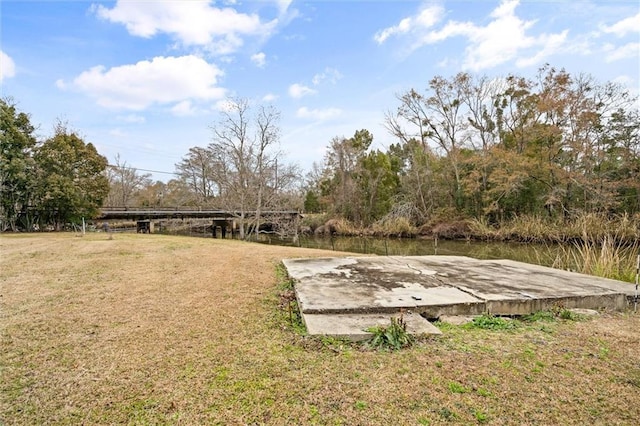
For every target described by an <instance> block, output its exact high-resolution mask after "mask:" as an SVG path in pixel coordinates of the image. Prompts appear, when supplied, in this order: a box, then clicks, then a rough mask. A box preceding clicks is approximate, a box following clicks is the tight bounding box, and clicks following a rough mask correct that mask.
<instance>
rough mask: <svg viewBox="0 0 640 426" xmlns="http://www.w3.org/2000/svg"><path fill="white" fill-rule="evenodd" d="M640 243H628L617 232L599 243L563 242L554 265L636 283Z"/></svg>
mask: <svg viewBox="0 0 640 426" xmlns="http://www.w3.org/2000/svg"><path fill="white" fill-rule="evenodd" d="M639 254H640V242H638V241H637V240H636V241H635V242H633V243H631V244H628V243H625V242H624V241H622V240H620V238H616V236H614V235H605V236H604V237H603V238H602V240H601V241H600V242H593V241H589V240H580V241H576V242H574V243H573V244H572V245H569V246H566V245H560V246H559V250H558V251H557V253H556V258H555V260H554V262H553V267H555V268H561V269H570V270H573V271H576V272H580V273H583V274H589V275H595V276H599V277H604V278H612V279H616V280H620V281H627V282H634V281H635V275H636V262H637V257H638V255H639Z"/></svg>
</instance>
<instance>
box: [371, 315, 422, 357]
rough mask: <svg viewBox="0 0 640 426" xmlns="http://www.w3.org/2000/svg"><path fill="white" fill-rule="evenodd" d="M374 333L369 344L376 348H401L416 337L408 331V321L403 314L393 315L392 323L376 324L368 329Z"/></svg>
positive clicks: (410, 343) (409, 344) (408, 344)
mask: <svg viewBox="0 0 640 426" xmlns="http://www.w3.org/2000/svg"><path fill="white" fill-rule="evenodd" d="M367 331H368V332H370V333H373V336H372V337H371V339H370V340H369V343H368V345H369V346H370V347H372V348H376V349H391V350H399V349H402V348H406V347H409V346H411V345H412V344H413V342H414V339H413V336H411V335H410V334H409V333H408V332H407V323H406V322H405V321H404V318H403V317H402V315H401V316H400V317H399V318H395V317H391V324H389V325H388V326H376V327H371V328H369V329H367Z"/></svg>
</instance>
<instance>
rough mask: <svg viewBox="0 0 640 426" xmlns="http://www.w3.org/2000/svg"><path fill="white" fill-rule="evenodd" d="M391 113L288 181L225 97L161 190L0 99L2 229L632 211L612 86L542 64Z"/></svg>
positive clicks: (264, 122)
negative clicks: (85, 221)
mask: <svg viewBox="0 0 640 426" xmlns="http://www.w3.org/2000/svg"><path fill="white" fill-rule="evenodd" d="M396 102H397V104H396V106H395V108H394V109H391V110H389V111H388V112H387V113H386V114H385V118H384V124H385V126H386V128H387V130H388V131H389V133H390V135H392V137H393V138H394V139H395V141H394V143H392V144H391V145H389V146H388V147H387V148H386V149H382V150H381V149H372V143H373V135H372V134H371V133H370V132H369V131H368V130H366V129H362V130H357V131H355V133H354V134H353V136H351V137H344V136H336V137H334V138H333V139H332V140H331V141H329V144H328V147H327V152H326V155H325V157H324V159H323V161H322V162H321V163H315V164H314V165H313V167H312V170H311V171H309V172H308V173H307V174H306V177H303V175H302V173H301V171H300V169H299V168H298V167H297V166H296V165H294V164H291V163H290V162H288V161H287V160H286V158H285V156H284V154H283V153H282V151H281V149H280V148H279V141H280V112H279V111H278V110H277V109H275V108H274V107H271V106H264V105H254V104H252V103H251V102H249V101H248V100H246V99H241V98H233V99H229V100H228V101H227V104H226V106H225V108H223V110H222V111H221V112H220V113H219V116H218V119H217V120H215V121H214V122H213V123H212V125H211V127H210V129H211V135H212V136H211V140H210V142H209V143H208V144H206V145H204V146H202V145H196V146H193V147H192V148H190V149H189V151H188V152H187V153H186V154H185V155H184V156H183V157H182V159H181V160H180V161H179V162H178V163H177V164H176V165H175V178H173V179H171V180H169V181H168V182H166V183H165V182H160V181H155V182H154V181H153V180H152V179H151V175H149V174H141V173H139V172H138V171H137V170H136V169H135V168H133V167H130V166H129V165H128V164H127V163H126V162H124V161H122V160H121V159H120V157H119V156H116V158H115V164H113V165H108V163H107V161H106V159H105V158H104V157H103V156H101V155H99V154H98V153H97V152H96V150H95V148H94V147H93V145H92V144H90V143H89V144H87V143H84V141H83V140H82V139H81V138H80V137H79V136H78V135H77V134H76V133H75V132H72V131H69V130H68V129H67V128H66V126H63V125H58V126H57V128H56V129H55V132H54V135H53V136H52V137H50V138H48V139H46V140H45V141H42V142H39V141H37V140H36V138H35V137H34V128H33V126H32V125H31V123H30V121H29V116H28V115H27V114H25V113H22V112H19V111H17V110H16V107H15V104H13V103H12V102H10V101H8V100H3V101H2V104H1V105H2V123H1V125H2V139H1V141H0V142H1V143H2V163H1V164H2V165H1V166H0V179H1V180H0V185H1V188H2V204H1V206H0V208H1V209H2V210H1V211H0V220H1V224H2V228H3V229H7V228H9V229H14V228H16V227H23V228H26V229H31V228H30V226H32V225H33V224H34V223H41V224H42V223H47V224H53V225H55V226H58V227H59V226H60V224H62V223H65V222H68V221H72V220H75V219H77V218H79V217H91V215H92V214H95V212H96V211H97V209H98V208H99V207H100V206H101V205H109V206H127V207H128V206H131V207H133V206H137V207H145V206H146V207H178V206H191V207H210V208H217V209H225V210H231V211H236V212H238V219H239V222H240V223H241V224H243V225H242V228H241V233H242V234H243V236H244V234H245V228H244V225H245V224H246V225H252V226H251V229H254V230H257V229H258V228H259V225H260V224H259V223H255V222H256V221H257V220H258V219H257V218H259V216H260V215H259V213H260V212H261V211H265V210H290V209H299V210H302V211H304V212H307V213H320V212H322V213H326V214H327V215H328V216H329V217H335V218H344V219H347V220H349V221H351V222H353V223H355V224H358V225H361V226H371V225H372V224H375V223H377V222H380V221H384V220H388V219H390V218H391V219H393V218H403V219H404V220H406V221H408V222H410V223H411V224H412V225H414V226H421V225H423V224H426V223H433V222H434V221H447V220H452V219H457V218H476V219H481V220H483V221H486V222H487V223H492V224H500V223H503V222H504V221H507V220H510V219H512V218H514V217H517V216H523V215H531V216H538V217H545V218H549V219H553V220H570V219H571V218H572V217H575V216H577V215H580V214H585V213H597V214H603V215H608V216H612V215H618V214H623V213H626V214H632V215H633V214H637V213H640V140H639V133H640V119H639V117H640V116H639V111H638V103H637V98H634V97H633V96H632V95H631V94H630V93H629V92H628V91H627V90H625V89H624V88H623V87H622V86H621V85H618V84H615V83H612V82H607V83H604V84H600V83H599V82H597V81H595V79H594V78H593V77H591V76H589V75H585V74H579V75H571V74H569V73H568V72H566V71H565V70H557V69H555V68H553V67H550V66H545V67H543V68H541V69H540V70H539V72H538V74H537V76H536V77H535V78H524V77H521V76H517V75H508V76H506V77H503V78H488V77H486V76H475V75H472V74H469V73H464V72H463V73H459V74H457V75H455V76H452V77H450V78H444V77H440V76H436V77H434V78H432V79H431V80H430V81H429V82H428V85H427V88H426V89H425V90H424V91H418V90H415V89H410V90H408V91H407V92H405V93H401V94H398V95H397V97H396ZM255 212H257V213H258V214H257V215H255V214H253V213H255ZM252 222H253V223H252Z"/></svg>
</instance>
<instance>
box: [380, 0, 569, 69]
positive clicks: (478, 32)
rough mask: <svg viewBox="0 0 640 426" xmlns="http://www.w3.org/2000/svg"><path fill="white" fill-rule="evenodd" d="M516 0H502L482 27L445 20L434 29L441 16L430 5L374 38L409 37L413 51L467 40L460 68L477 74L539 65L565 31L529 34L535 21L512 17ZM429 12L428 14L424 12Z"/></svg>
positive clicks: (561, 41)
mask: <svg viewBox="0 0 640 426" xmlns="http://www.w3.org/2000/svg"><path fill="white" fill-rule="evenodd" d="M519 3H520V2H519V0H503V1H502V3H501V4H500V5H499V6H498V7H497V8H495V9H494V10H493V11H492V12H491V14H490V17H491V18H492V20H491V21H490V22H488V23H487V24H486V25H485V26H478V25H476V24H474V23H473V22H458V21H452V20H451V21H447V22H446V23H445V24H444V25H443V26H442V27H440V28H436V27H435V26H436V24H438V22H439V21H440V18H441V16H442V14H443V11H442V10H439V9H437V6H430V7H429V8H428V9H424V10H422V11H421V12H420V13H419V14H418V15H416V16H414V17H409V18H405V19H403V20H402V21H400V23H399V24H398V25H396V26H394V27H389V28H386V29H384V30H382V31H381V32H378V33H377V34H376V36H375V37H374V38H375V39H376V41H378V43H382V42H384V41H386V40H387V39H388V38H389V37H391V36H393V35H400V36H402V35H404V36H407V37H411V38H412V40H413V42H412V43H409V45H410V50H411V51H413V50H415V49H418V48H420V47H422V46H424V45H428V44H435V43H440V42H443V41H445V40H447V39H449V38H452V37H464V38H466V39H467V42H468V44H467V47H466V48H465V55H464V59H463V63H462V66H463V68H465V69H470V70H472V71H479V70H482V69H487V68H491V67H494V66H496V65H500V64H503V63H505V62H508V61H514V60H515V61H516V65H517V66H529V65H534V64H535V63H539V62H542V61H543V60H544V59H545V58H546V57H548V56H550V55H553V54H555V53H557V52H558V51H560V50H561V49H563V48H564V45H565V42H566V38H567V34H568V31H567V30H565V31H562V32H560V33H557V34H544V33H543V34H540V35H538V36H533V35H529V34H528V32H529V30H531V29H532V28H533V26H534V24H535V21H525V20H522V19H520V18H519V17H518V16H516V14H515V9H516V7H517V6H518V5H519ZM428 10H431V13H427V11H428Z"/></svg>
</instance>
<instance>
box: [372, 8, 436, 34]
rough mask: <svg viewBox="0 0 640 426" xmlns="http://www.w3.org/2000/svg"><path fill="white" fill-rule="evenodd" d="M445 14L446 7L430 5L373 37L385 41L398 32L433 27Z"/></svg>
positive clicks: (402, 32) (404, 32) (403, 32)
mask: <svg viewBox="0 0 640 426" xmlns="http://www.w3.org/2000/svg"><path fill="white" fill-rule="evenodd" d="M443 15H444V9H443V8H442V6H440V5H436V4H433V5H429V6H427V7H425V8H424V9H422V10H421V11H420V12H419V13H418V14H417V15H416V16H412V17H408V18H404V19H403V20H401V21H400V22H399V23H398V25H394V26H392V27H388V28H385V29H383V30H381V31H378V32H377V33H376V34H375V35H374V36H373V39H374V40H375V41H376V42H377V43H378V44H382V43H384V42H385V41H386V40H387V39H388V38H389V37H391V36H393V35H397V34H407V33H412V32H415V31H417V30H423V29H427V28H431V27H433V26H434V25H435V24H437V23H438V22H439V21H440V20H441V19H442V16H443Z"/></svg>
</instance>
